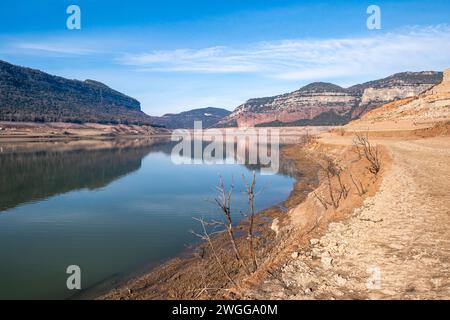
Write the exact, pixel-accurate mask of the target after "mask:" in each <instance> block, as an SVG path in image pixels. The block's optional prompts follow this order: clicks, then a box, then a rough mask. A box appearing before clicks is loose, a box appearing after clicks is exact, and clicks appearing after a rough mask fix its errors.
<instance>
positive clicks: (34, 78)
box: [0, 60, 154, 125]
mask: <svg viewBox="0 0 450 320" xmlns="http://www.w3.org/2000/svg"><path fill="white" fill-rule="evenodd" d="M0 120H3V121H32V122H75V123H83V122H92V123H108V124H115V123H122V124H146V125H152V124H154V121H153V118H152V117H150V116H148V115H146V114H145V113H144V112H142V111H141V107H140V103H139V101H137V100H136V99H133V98H131V97H129V96H126V95H124V94H122V93H120V92H118V91H115V90H113V89H111V88H109V87H108V86H106V85H104V84H103V83H100V82H97V81H93V80H85V81H78V80H68V79H65V78H62V77H57V76H53V75H50V74H47V73H44V72H41V71H39V70H34V69H30V68H24V67H20V66H16V65H13V64H10V63H7V62H4V61H1V60H0Z"/></svg>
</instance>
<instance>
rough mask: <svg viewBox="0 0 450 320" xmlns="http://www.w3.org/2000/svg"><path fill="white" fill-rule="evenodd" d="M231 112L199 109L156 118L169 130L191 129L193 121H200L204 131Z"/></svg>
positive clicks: (216, 109) (219, 109) (218, 109)
mask: <svg viewBox="0 0 450 320" xmlns="http://www.w3.org/2000/svg"><path fill="white" fill-rule="evenodd" d="M230 113H231V112H230V111H228V110H226V109H221V108H212V107H208V108H200V109H193V110H189V111H184V112H181V113H176V114H174V113H168V114H165V115H163V116H162V117H160V118H158V122H159V123H160V124H162V125H164V126H165V127H166V128H169V129H178V128H179V129H191V128H194V122H195V121H202V127H203V128H204V129H206V128H211V127H214V126H215V125H216V124H217V123H218V122H219V121H220V120H221V119H223V118H224V117H226V116H228V115H229V114H230Z"/></svg>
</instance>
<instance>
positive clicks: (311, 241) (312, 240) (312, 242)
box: [309, 239, 319, 245]
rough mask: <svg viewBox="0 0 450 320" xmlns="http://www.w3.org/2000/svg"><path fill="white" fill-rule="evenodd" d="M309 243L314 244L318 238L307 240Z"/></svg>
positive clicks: (317, 241)
mask: <svg viewBox="0 0 450 320" xmlns="http://www.w3.org/2000/svg"><path fill="white" fill-rule="evenodd" d="M309 243H311V245H316V244H318V243H319V239H311V240H309Z"/></svg>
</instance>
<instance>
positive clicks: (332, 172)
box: [314, 156, 350, 210]
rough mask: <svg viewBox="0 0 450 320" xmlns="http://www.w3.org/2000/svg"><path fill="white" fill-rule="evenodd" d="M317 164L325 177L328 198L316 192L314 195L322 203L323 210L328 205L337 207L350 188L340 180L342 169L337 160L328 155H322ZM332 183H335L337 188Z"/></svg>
mask: <svg viewBox="0 0 450 320" xmlns="http://www.w3.org/2000/svg"><path fill="white" fill-rule="evenodd" d="M319 166H320V172H321V174H322V175H323V176H324V177H325V178H326V185H327V190H328V197H329V200H327V199H326V198H325V197H324V196H321V195H318V194H317V193H314V196H315V197H316V198H317V199H318V200H319V202H320V203H321V204H322V205H323V207H324V208H325V210H327V209H328V206H329V205H332V206H333V207H334V208H335V209H337V208H338V207H339V203H340V202H341V200H342V199H346V198H347V196H348V194H349V191H350V188H349V187H347V186H346V185H345V183H344V182H343V181H342V173H343V171H344V170H343V168H342V167H341V165H340V164H339V163H338V162H337V161H335V160H333V159H331V158H330V157H328V156H322V159H321V160H320V161H319ZM334 185H337V188H336V187H334Z"/></svg>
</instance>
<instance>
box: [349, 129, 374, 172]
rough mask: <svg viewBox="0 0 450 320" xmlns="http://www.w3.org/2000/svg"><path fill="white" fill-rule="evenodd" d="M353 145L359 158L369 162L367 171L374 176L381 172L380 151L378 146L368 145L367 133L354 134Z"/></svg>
mask: <svg viewBox="0 0 450 320" xmlns="http://www.w3.org/2000/svg"><path fill="white" fill-rule="evenodd" d="M353 145H354V146H355V148H356V151H357V153H358V154H359V156H360V158H362V157H364V158H366V159H367V160H368V161H369V163H370V166H369V167H368V168H367V169H368V170H369V172H370V173H372V174H373V175H375V176H376V175H377V174H378V172H380V170H381V161H380V150H379V148H378V146H373V145H372V144H371V143H370V141H369V135H368V134H367V133H366V134H362V133H356V137H355V139H354V140H353Z"/></svg>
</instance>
